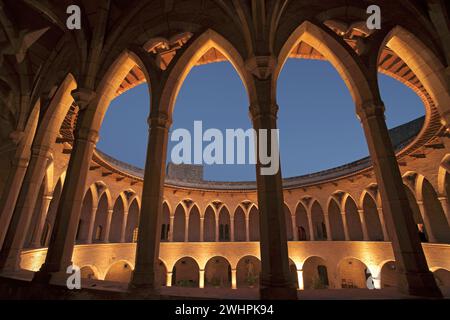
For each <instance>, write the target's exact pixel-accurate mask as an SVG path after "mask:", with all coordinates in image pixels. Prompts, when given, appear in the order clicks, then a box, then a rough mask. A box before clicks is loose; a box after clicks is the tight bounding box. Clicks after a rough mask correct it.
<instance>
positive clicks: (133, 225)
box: [125, 199, 139, 242]
mask: <svg viewBox="0 0 450 320" xmlns="http://www.w3.org/2000/svg"><path fill="white" fill-rule="evenodd" d="M138 225H139V204H138V201H137V199H134V200H133V202H131V205H130V208H129V209H128V221H127V230H126V232H125V241H126V242H134V241H133V240H134V239H133V234H134V233H135V230H137V228H138Z"/></svg>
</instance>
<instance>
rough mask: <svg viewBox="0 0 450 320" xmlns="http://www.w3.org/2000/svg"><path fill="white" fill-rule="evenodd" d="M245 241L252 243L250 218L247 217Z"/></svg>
mask: <svg viewBox="0 0 450 320" xmlns="http://www.w3.org/2000/svg"><path fill="white" fill-rule="evenodd" d="M245 241H247V242H248V241H250V218H249V217H248V215H246V216H245Z"/></svg>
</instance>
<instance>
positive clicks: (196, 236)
mask: <svg viewBox="0 0 450 320" xmlns="http://www.w3.org/2000/svg"><path fill="white" fill-rule="evenodd" d="M188 239H189V241H190V242H198V241H200V211H199V210H198V207H197V206H196V205H194V206H193V207H192V208H191V210H190V212H189V237H188Z"/></svg>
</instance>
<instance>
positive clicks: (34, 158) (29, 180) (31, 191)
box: [0, 146, 51, 271]
mask: <svg viewBox="0 0 450 320" xmlns="http://www.w3.org/2000/svg"><path fill="white" fill-rule="evenodd" d="M50 159H51V150H50V149H49V148H46V147H40V146H33V147H32V151H31V159H30V164H29V165H28V169H27V172H26V174H25V178H24V181H23V184H22V188H21V189H20V192H19V197H18V198H17V203H16V208H15V209H14V213H13V216H12V218H11V221H10V225H9V228H8V232H7V233H6V236H5V240H4V242H3V247H2V250H1V253H0V271H12V270H18V269H19V268H20V267H19V264H20V253H21V251H22V248H23V245H24V243H25V238H26V235H27V233H28V232H29V227H30V223H31V219H32V216H33V211H34V207H35V204H36V200H37V198H38V195H39V190H40V187H41V185H42V181H43V180H44V176H45V172H46V169H47V164H48V162H49V161H50Z"/></svg>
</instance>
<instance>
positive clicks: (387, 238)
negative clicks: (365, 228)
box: [377, 208, 389, 241]
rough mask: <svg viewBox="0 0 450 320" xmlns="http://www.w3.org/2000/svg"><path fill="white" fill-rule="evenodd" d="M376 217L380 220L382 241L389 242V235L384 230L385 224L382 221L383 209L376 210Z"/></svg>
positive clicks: (385, 229)
mask: <svg viewBox="0 0 450 320" xmlns="http://www.w3.org/2000/svg"><path fill="white" fill-rule="evenodd" d="M377 211H378V217H379V218H380V224H381V230H382V231H383V239H384V241H389V234H388V232H387V228H386V222H385V221H384V215H383V208H377Z"/></svg>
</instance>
